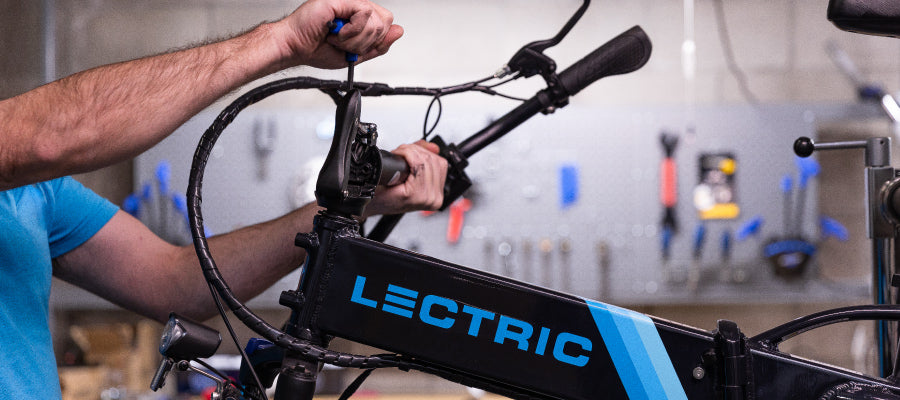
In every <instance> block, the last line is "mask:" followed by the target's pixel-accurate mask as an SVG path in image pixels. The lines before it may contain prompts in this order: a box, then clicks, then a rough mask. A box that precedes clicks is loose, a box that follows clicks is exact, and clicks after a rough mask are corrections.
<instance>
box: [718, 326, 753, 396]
mask: <svg viewBox="0 0 900 400" xmlns="http://www.w3.org/2000/svg"><path fill="white" fill-rule="evenodd" d="M715 341H716V356H717V357H716V358H717V359H718V370H719V373H718V374H717V377H718V382H716V392H719V393H721V394H722V397H721V398H724V399H752V397H753V396H752V392H751V391H750V390H749V385H750V367H749V365H750V363H749V355H748V352H747V343H746V337H745V336H744V334H743V333H741V330H740V329H738V326H737V324H735V323H734V322H731V321H727V320H719V322H718V324H717V329H716V332H715Z"/></svg>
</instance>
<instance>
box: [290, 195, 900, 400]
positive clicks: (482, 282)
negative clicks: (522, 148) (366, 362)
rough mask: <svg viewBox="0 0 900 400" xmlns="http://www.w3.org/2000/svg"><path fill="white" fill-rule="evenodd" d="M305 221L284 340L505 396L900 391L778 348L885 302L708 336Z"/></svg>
mask: <svg viewBox="0 0 900 400" xmlns="http://www.w3.org/2000/svg"><path fill="white" fill-rule="evenodd" d="M317 218H318V220H317V222H316V229H315V231H314V232H313V233H310V234H301V235H299V236H298V243H301V244H303V246H304V247H306V248H307V250H308V251H309V254H310V257H309V261H308V264H307V265H306V266H305V270H304V275H303V280H302V284H301V292H302V293H303V294H304V296H303V297H304V298H305V299H306V301H305V303H304V304H303V306H302V307H301V308H299V309H298V310H296V311H297V312H298V313H300V314H301V315H302V316H297V317H295V318H292V320H295V321H301V322H300V323H299V324H298V325H296V327H297V328H299V329H297V330H296V332H288V333H291V334H296V333H299V332H312V334H313V337H321V338H327V337H329V336H336V337H341V338H346V339H349V340H352V341H354V342H359V343H362V344H366V345H370V346H374V347H377V348H381V349H385V350H388V351H390V352H393V353H397V354H401V355H402V356H403V357H404V358H406V359H409V360H414V361H415V362H418V363H422V364H424V365H426V366H428V367H429V368H430V369H429V370H428V371H427V372H429V373H433V374H436V375H440V376H444V377H447V378H448V379H454V380H462V381H464V382H466V383H467V384H469V385H471V386H482V387H484V388H488V389H489V390H490V389H495V390H496V389H497V388H499V389H502V392H503V394H505V395H510V396H511V397H517V398H564V399H597V398H605V399H715V398H727V399H797V398H826V397H821V396H823V395H825V394H826V393H827V392H828V391H829V390H831V391H835V390H837V389H835V388H840V387H844V386H847V387H856V388H860V387H865V388H877V390H878V391H881V392H884V393H887V394H894V395H895V396H896V394H897V393H900V387H898V386H896V385H894V384H892V383H890V382H888V381H887V380H885V379H880V378H872V377H867V376H865V375H862V374H859V373H856V372H851V371H847V370H842V369H839V368H836V367H833V366H828V365H825V364H820V363H816V362H814V361H809V360H804V359H800V358H796V357H793V356H791V355H789V354H785V353H782V352H779V351H778V350H777V344H778V343H780V341H782V340H784V339H785V338H787V337H790V336H791V335H793V334H796V333H797V332H801V331H804V330H806V329H810V328H811V327H813V326H820V325H824V324H827V323H831V322H835V321H838V320H849V319H868V318H871V319H874V318H891V319H896V318H897V317H898V315H900V314H898V313H900V311H898V310H897V309H896V308H895V307H891V306H881V307H880V308H877V307H876V308H873V307H856V308H852V309H846V310H835V311H831V312H828V313H824V314H823V315H821V316H819V317H818V319H814V320H811V321H808V322H807V323H803V322H802V321H801V322H798V323H795V324H788V325H786V326H784V327H779V328H777V329H773V330H772V331H769V332H766V333H764V334H762V335H759V336H758V337H755V338H746V337H745V336H744V335H743V334H741V332H740V331H739V330H738V328H737V326H736V325H735V324H733V323H730V322H728V321H720V322H719V325H718V329H717V330H716V331H714V332H707V331H703V330H699V329H695V328H691V327H688V326H684V325H681V324H677V323H674V322H670V321H666V320H662V319H658V318H653V317H649V316H646V315H643V314H640V313H637V312H634V311H630V310H626V309H623V308H619V307H616V306H612V305H609V304H604V303H601V302H598V301H594V300H589V299H585V298H580V297H576V296H572V295H569V294H565V293H559V292H554V291H551V290H548V289H545V288H542V287H538V286H534V285H530V284H527V283H523V282H518V281H515V280H512V279H509V278H505V277H502V276H497V275H492V274H489V273H486V272H483V271H479V270H475V269H471V268H467V267H464V266H459V265H454V264H451V263H448V262H445V261H441V260H438V259H435V258H431V257H428V256H424V255H420V254H416V253H413V252H410V251H407V250H403V249H399V248H395V247H392V246H389V245H385V244H383V243H380V242H377V241H372V240H369V239H366V238H363V237H361V236H360V235H359V234H358V233H357V232H358V229H359V228H358V226H357V225H356V222H355V221H353V220H352V219H347V218H343V217H339V216H336V215H333V214H330V213H328V212H323V213H322V214H320V215H319V216H318V217H317ZM314 243H319V245H318V246H316V245H314ZM842 313H843V314H842ZM866 313H868V314H866ZM863 314H865V315H863ZM463 378H464V379H463ZM810 396H815V397H810ZM835 398H837V397H835ZM884 398H900V397H884Z"/></svg>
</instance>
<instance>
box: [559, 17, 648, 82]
mask: <svg viewBox="0 0 900 400" xmlns="http://www.w3.org/2000/svg"><path fill="white" fill-rule="evenodd" d="M652 49H653V46H652V45H651V44H650V38H648V37H647V34H646V33H645V32H644V30H643V29H641V27H640V26H637V25H635V26H634V27H632V28H631V29H629V30H627V31H625V32H623V33H622V34H620V35H619V36H616V37H614V38H613V39H612V40H610V41H608V42H606V43H605V44H603V45H602V46H600V47H598V48H597V49H596V50H594V51H592V52H591V53H590V54H588V55H587V56H585V57H584V58H582V59H581V60H578V62H576V63H575V64H572V66H570V67H569V68H566V70H565V71H563V72H561V73H560V74H559V82H560V84H561V85H562V87H563V88H564V89H565V90H566V92H568V94H569V96H574V95H575V94H576V93H578V92H580V91H581V89H584V88H585V87H587V86H588V85H590V84H591V83H593V82H594V81H596V80H598V79H600V78H603V77H607V76H612V75H619V74H626V73H629V72H632V71H636V70H638V69H639V68H641V67H643V66H644V64H646V63H647V60H649V59H650V52H651V50H652Z"/></svg>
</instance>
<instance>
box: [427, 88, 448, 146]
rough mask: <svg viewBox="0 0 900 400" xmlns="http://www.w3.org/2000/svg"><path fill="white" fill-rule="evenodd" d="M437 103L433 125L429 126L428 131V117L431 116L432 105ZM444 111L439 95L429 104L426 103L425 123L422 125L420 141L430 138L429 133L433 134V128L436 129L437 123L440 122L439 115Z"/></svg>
mask: <svg viewBox="0 0 900 400" xmlns="http://www.w3.org/2000/svg"><path fill="white" fill-rule="evenodd" d="M435 103H437V106H438V110H437V117H435V119H434V123H433V124H431V129H428V116H429V115H431V108H432V107H433V106H434V104H435ZM443 111H444V105H443V104H442V103H441V95H439V94H438V95H435V96H434V97H433V98H432V99H431V102H430V103H428V109H426V110H425V121H424V123H423V124H422V140H428V136H431V132H434V128H437V124H438V122H440V121H441V113H443Z"/></svg>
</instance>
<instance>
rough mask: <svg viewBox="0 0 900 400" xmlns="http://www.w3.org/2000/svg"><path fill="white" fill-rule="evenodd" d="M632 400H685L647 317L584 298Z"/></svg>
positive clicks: (652, 325)
mask: <svg viewBox="0 0 900 400" xmlns="http://www.w3.org/2000/svg"><path fill="white" fill-rule="evenodd" d="M584 301H585V303H587V305H588V309H589V310H590V311H591V315H592V316H593V317H594V322H595V323H596V324H597V328H598V329H599V330H600V336H601V337H602V338H603V342H604V343H605V344H606V348H607V351H609V355H610V357H611V358H612V360H613V364H614V365H615V367H616V371H617V372H618V373H619V379H621V381H622V385H623V386H624V387H625V392H626V393H627V394H628V398H629V399H631V400H643V399H646V400H658V399H669V400H687V394H685V392H684V388H683V387H682V386H681V381H679V380H678V376H677V375H676V374H675V367H673V366H672V360H671V359H669V354H668V352H666V348H665V346H664V345H663V343H662V339H661V338H660V337H659V333H658V332H657V331H656V325H654V324H653V321H652V320H650V318H649V317H647V316H646V315H643V314H640V313H636V312H633V311H629V310H626V309H624V308H620V307H616V306H612V305H609V304H604V303H600V302H597V301H594V300H589V299H584Z"/></svg>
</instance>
